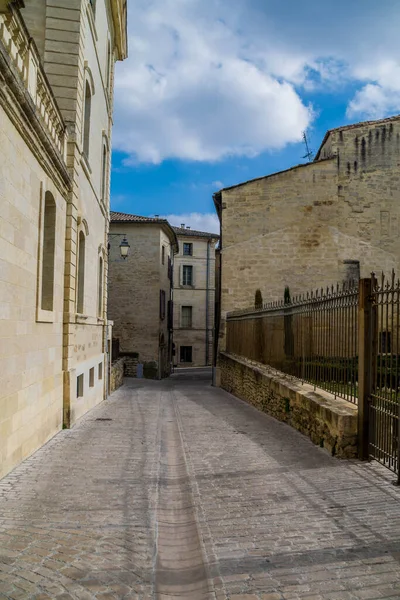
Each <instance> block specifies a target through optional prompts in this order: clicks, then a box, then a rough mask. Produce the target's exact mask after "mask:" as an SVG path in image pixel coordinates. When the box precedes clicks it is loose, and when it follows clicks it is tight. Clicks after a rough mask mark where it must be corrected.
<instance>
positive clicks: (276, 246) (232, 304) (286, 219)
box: [217, 117, 400, 350]
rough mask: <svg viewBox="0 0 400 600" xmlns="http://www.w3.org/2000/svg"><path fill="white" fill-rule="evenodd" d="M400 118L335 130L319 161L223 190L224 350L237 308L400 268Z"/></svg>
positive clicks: (222, 324) (324, 144)
mask: <svg viewBox="0 0 400 600" xmlns="http://www.w3.org/2000/svg"><path fill="white" fill-rule="evenodd" d="M399 160H400V118H399V117H393V118H391V119H385V120H383V121H376V122H369V123H360V124H358V125H356V126H349V127H347V128H344V129H342V130H334V131H332V132H329V133H328V134H327V138H326V140H325V141H324V143H323V145H322V147H321V150H320V152H319V154H318V155H317V159H316V161H315V162H312V163H309V164H305V165H300V166H297V167H294V168H292V169H289V170H287V171H282V172H280V173H275V174H272V175H269V176H266V177H263V178H260V179H256V180H252V181H248V182H245V183H243V184H239V185H237V186H234V187H231V188H227V189H225V190H222V191H221V192H220V193H219V194H217V196H218V200H217V204H218V207H219V208H218V210H219V213H220V218H221V222H222V250H221V257H222V268H221V330H220V335H221V339H220V349H221V350H224V349H225V339H224V325H225V323H224V319H225V316H226V313H227V312H229V311H232V310H237V309H241V308H246V307H249V306H252V305H253V304H254V297H255V292H256V290H257V289H260V290H261V292H262V296H263V299H264V301H271V300H282V299H283V294H284V289H285V287H286V286H289V288H290V292H291V294H292V296H293V295H296V294H299V293H304V292H307V291H310V290H312V289H314V290H315V289H317V288H321V287H326V286H327V285H332V284H336V282H339V283H342V282H343V281H345V280H347V279H348V277H349V265H350V264H353V265H354V264H356V263H357V262H358V263H359V268H357V270H354V271H357V273H359V275H360V276H361V277H369V276H370V274H371V271H376V272H381V271H384V272H386V273H390V272H391V270H392V269H395V271H396V272H397V273H399V272H400V258H399V257H400V235H399V232H400V172H399V169H398V162H399Z"/></svg>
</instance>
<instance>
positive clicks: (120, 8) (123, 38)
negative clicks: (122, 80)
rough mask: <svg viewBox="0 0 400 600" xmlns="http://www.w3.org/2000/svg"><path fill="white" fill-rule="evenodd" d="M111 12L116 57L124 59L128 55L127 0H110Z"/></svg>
mask: <svg viewBox="0 0 400 600" xmlns="http://www.w3.org/2000/svg"><path fill="white" fill-rule="evenodd" d="M111 12H112V18H113V23H114V35H115V46H116V48H117V51H118V55H117V59H118V60H124V59H125V58H127V56H128V14H127V0H111Z"/></svg>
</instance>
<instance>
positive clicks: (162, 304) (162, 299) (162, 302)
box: [160, 290, 165, 321]
mask: <svg viewBox="0 0 400 600" xmlns="http://www.w3.org/2000/svg"><path fill="white" fill-rule="evenodd" d="M160 319H161V320H162V321H163V320H164V319H165V292H164V290H160Z"/></svg>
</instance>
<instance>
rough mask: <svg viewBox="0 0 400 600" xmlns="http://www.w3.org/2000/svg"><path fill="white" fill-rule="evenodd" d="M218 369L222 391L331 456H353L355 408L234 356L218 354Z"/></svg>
mask: <svg viewBox="0 0 400 600" xmlns="http://www.w3.org/2000/svg"><path fill="white" fill-rule="evenodd" d="M218 366H219V371H220V385H221V387H222V388H224V389H225V390H226V391H228V392H230V393H232V394H234V395H235V396H237V397H238V398H241V399H242V400H245V401H246V402H249V404H252V405H253V406H255V407H256V408H258V409H259V410H261V411H263V412H265V413H267V414H269V415H271V416H273V417H274V418H275V419H278V420H279V421H283V422H284V423H287V424H288V425H290V426H291V427H294V428H295V429H297V430H298V431H300V432H301V433H303V434H304V435H306V436H308V437H309V438H310V439H311V441H312V442H313V443H314V444H316V445H318V446H320V447H322V448H325V449H326V450H327V451H328V452H329V453H330V454H332V456H337V457H338V458H354V457H355V456H356V455H357V407H355V406H353V405H352V404H350V403H349V402H346V401H345V400H342V399H338V398H336V399H335V398H334V397H333V396H332V395H331V394H329V393H327V392H324V391H323V390H318V391H317V392H315V391H314V388H313V387H312V386H310V385H308V384H304V385H301V384H299V383H297V382H295V381H294V380H293V379H291V378H289V377H285V376H284V375H283V373H282V374H277V372H276V371H272V370H271V369H268V367H265V366H264V365H261V364H259V363H255V362H252V361H249V360H247V359H242V358H239V357H237V356H234V355H229V354H226V353H221V354H220V356H219V361H218Z"/></svg>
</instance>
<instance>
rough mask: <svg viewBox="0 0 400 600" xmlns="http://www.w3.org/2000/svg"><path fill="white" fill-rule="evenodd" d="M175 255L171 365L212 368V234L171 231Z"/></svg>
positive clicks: (184, 230)
mask: <svg viewBox="0 0 400 600" xmlns="http://www.w3.org/2000/svg"><path fill="white" fill-rule="evenodd" d="M174 230H175V233H176V235H177V238H178V242H179V252H178V254H177V255H176V257H175V262H174V351H175V354H174V365H175V366H180V367H185V366H195V367H203V366H206V365H211V364H212V359H213V346H214V314H215V246H216V243H217V241H218V239H219V236H218V235H216V234H213V233H205V232H202V231H194V230H192V229H189V228H185V226H184V225H182V226H181V227H174Z"/></svg>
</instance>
